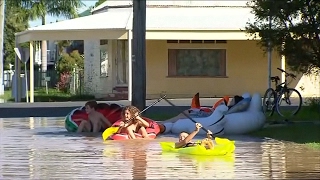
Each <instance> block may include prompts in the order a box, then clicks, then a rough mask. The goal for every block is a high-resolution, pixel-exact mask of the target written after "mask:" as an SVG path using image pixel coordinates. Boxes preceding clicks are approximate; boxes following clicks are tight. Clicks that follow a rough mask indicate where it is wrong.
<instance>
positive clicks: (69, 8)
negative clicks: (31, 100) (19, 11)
mask: <svg viewBox="0 0 320 180" xmlns="http://www.w3.org/2000/svg"><path fill="white" fill-rule="evenodd" d="M16 1H17V0H16ZM18 2H19V3H21V6H22V7H24V8H25V9H27V10H28V11H29V13H28V14H29V18H30V20H36V19H41V21H42V25H45V24H46V18H45V17H46V15H51V16H64V17H66V18H69V19H71V18H76V17H78V13H77V8H80V7H82V6H83V5H84V4H83V3H82V2H81V0H54V1H53V0H37V1H34V0H20V1H18ZM41 68H42V71H43V72H46V71H47V41H46V40H42V42H41Z"/></svg>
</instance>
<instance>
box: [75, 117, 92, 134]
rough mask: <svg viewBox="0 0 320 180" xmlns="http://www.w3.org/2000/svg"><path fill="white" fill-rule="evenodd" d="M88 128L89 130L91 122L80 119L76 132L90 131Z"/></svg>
mask: <svg viewBox="0 0 320 180" xmlns="http://www.w3.org/2000/svg"><path fill="white" fill-rule="evenodd" d="M90 130H91V124H90V123H89V122H88V121H86V120H82V121H81V123H80V125H79V127H78V130H77V133H79V132H90Z"/></svg>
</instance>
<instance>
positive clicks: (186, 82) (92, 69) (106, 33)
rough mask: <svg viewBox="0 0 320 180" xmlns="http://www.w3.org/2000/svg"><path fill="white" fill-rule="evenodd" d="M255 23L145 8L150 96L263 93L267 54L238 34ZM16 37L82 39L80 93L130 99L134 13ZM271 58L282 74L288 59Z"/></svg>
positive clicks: (227, 14)
mask: <svg viewBox="0 0 320 180" xmlns="http://www.w3.org/2000/svg"><path fill="white" fill-rule="evenodd" d="M212 17H214V19H212ZM252 18H253V15H252V14H251V13H250V8H243V7H238V8H236V7H233V8H230V7H219V8H218V7H215V8H194V7H192V8H191V7H189V8H147V31H146V63H147V64H146V67H147V98H154V97H159V94H160V93H166V94H167V95H168V96H169V97H191V96H192V95H194V94H195V93H197V92H200V94H201V96H209V97H215V96H223V95H236V94H241V93H243V92H250V93H254V92H259V93H263V92H264V91H265V89H266V88H267V84H268V77H269V74H268V72H267V69H268V61H267V57H266V56H264V53H263V51H262V50H261V49H260V47H259V46H258V45H257V41H253V40H248V38H249V37H248V36H247V35H246V34H245V32H242V31H240V29H243V28H244V26H245V24H246V22H247V21H248V20H249V19H252ZM101 22H103V23H101ZM16 37H17V42H18V43H22V42H28V41H31V42H32V41H35V40H44V39H45V40H81V39H83V40H84V55H85V64H84V69H85V70H84V71H85V73H84V82H85V91H86V92H87V93H89V94H94V95H95V96H96V97H97V98H103V97H105V98H108V97H109V98H111V97H114V96H116V94H122V95H124V97H122V98H127V99H128V100H131V96H130V95H131V87H132V84H131V73H132V71H131V63H132V60H131V42H132V41H131V39H132V8H114V9H109V10H108V11H107V12H102V13H99V14H94V15H91V16H86V17H81V18H76V19H71V20H66V21H61V22H57V23H53V24H48V25H44V26H39V27H35V28H30V29H29V30H27V31H24V32H21V33H18V34H17V35H16ZM30 44H31V45H32V43H30ZM31 47H32V46H31ZM31 49H32V48H30V51H31ZM32 59H33V58H30V61H32ZM272 59H273V62H272V64H271V65H272V67H271V69H272V75H279V76H280V77H281V74H280V72H278V71H277V70H276V68H277V67H281V68H283V69H285V59H284V58H281V57H279V56H277V54H276V53H273V54H272ZM16 63H17V64H18V61H16ZM31 65H32V64H31V63H30V66H31ZM16 67H17V66H16ZM16 70H17V69H16ZM17 71H19V70H17ZM17 71H16V72H17ZM30 74H31V73H30ZM282 80H283V76H282ZM17 82H19V81H17ZM31 83H32V82H31V81H30V91H31V92H30V93H31V94H30V95H31V97H32V96H33V94H32V93H33V92H32V90H31V89H32V88H33V87H32V84H31ZM18 84H19V83H17V85H18ZM19 86H20V89H21V85H19ZM19 86H18V87H19ZM18 92H19V91H18ZM127 92H128V93H127ZM16 100H17V101H18V100H19V93H17V94H16ZM31 100H32V99H31ZM31 102H32V101H31Z"/></svg>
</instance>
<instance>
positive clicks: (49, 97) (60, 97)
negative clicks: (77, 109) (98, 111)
mask: <svg viewBox="0 0 320 180" xmlns="http://www.w3.org/2000/svg"><path fill="white" fill-rule="evenodd" d="M0 98H1V99H4V100H5V101H7V102H12V101H14V98H12V97H11V90H10V91H5V93H4V95H3V96H0ZM93 99H94V96H93V95H72V94H69V93H64V92H60V91H58V90H57V89H49V90H48V94H47V93H46V90H45V89H37V90H35V92H34V101H35V102H63V101H87V100H93ZM22 102H26V99H25V98H24V99H22Z"/></svg>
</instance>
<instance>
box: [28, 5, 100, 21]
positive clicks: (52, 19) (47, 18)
mask: <svg viewBox="0 0 320 180" xmlns="http://www.w3.org/2000/svg"><path fill="white" fill-rule="evenodd" d="M97 1H98V0H82V2H83V3H84V4H85V6H83V7H82V8H79V9H78V12H79V13H81V12H83V11H85V10H87V9H88V7H90V6H94V4H95V3H96V2H97ZM56 20H59V21H60V20H65V18H64V17H52V16H46V23H47V24H48V23H50V22H56ZM29 25H30V27H34V26H39V25H41V19H38V20H36V21H30V22H29Z"/></svg>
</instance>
